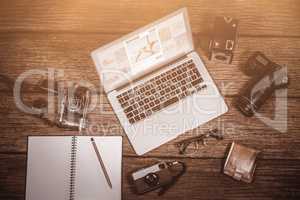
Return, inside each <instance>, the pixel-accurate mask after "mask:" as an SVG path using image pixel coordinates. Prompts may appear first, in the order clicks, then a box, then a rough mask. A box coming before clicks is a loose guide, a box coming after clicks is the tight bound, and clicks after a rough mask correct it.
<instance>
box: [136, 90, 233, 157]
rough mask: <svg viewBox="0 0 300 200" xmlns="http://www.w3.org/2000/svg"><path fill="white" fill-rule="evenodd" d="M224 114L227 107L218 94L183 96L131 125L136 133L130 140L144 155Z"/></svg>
mask: <svg viewBox="0 0 300 200" xmlns="http://www.w3.org/2000/svg"><path fill="white" fill-rule="evenodd" d="M208 88H210V89H212V88H211V87H208ZM226 111H227V106H226V104H225V102H224V100H223V98H222V97H221V96H219V95H217V96H216V95H207V94H203V93H201V92H200V93H199V94H194V95H192V96H189V97H186V98H185V99H183V100H182V101H180V102H179V103H177V104H174V105H172V106H169V107H167V108H165V109H163V110H161V111H160V112H158V113H155V114H154V115H152V116H151V117H150V118H148V119H146V120H144V121H141V122H139V123H136V124H135V125H134V126H133V128H134V129H135V133H136V134H135V137H133V138H132V139H133V140H134V142H133V143H134V144H135V147H136V148H135V149H136V150H142V151H144V152H147V151H149V150H151V149H153V148H156V147H159V146H160V145H162V144H164V143H166V142H168V141H170V140H171V139H174V138H176V137H177V136H178V135H180V134H182V133H184V132H186V131H188V130H191V129H193V128H196V127H198V126H200V125H201V124H204V123H205V122H208V121H210V120H212V119H214V118H216V117H217V116H219V115H221V114H223V113H225V112H226ZM140 153H141V152H140V151H139V154H140Z"/></svg>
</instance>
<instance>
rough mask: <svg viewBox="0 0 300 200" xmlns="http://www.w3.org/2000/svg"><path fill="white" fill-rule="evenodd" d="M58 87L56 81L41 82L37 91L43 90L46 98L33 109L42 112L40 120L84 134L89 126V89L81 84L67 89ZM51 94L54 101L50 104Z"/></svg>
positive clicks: (37, 101) (39, 100)
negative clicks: (49, 97)
mask: <svg viewBox="0 0 300 200" xmlns="http://www.w3.org/2000/svg"><path fill="white" fill-rule="evenodd" d="M48 83H52V85H53V86H54V87H53V88H51V87H49V86H48ZM58 85H59V83H58V82H57V81H55V80H52V81H48V80H41V82H40V83H39V84H37V88H36V89H38V90H41V91H42V92H43V93H44V94H45V96H44V98H40V99H37V100H35V101H34V102H33V105H32V107H33V108H35V109H39V110H42V111H43V112H41V114H39V115H38V116H39V118H41V119H43V120H45V121H46V122H47V123H49V124H51V125H56V126H58V127H63V128H69V129H74V130H79V131H80V132H82V131H83V130H85V129H86V128H87V124H88V120H87V111H88V107H89V105H90V99H91V95H90V91H89V89H88V88H86V87H83V86H80V85H79V84H72V85H68V86H67V87H59V86H58ZM49 94H52V96H53V97H54V98H53V101H50V102H48V99H47V98H48V95H49Z"/></svg>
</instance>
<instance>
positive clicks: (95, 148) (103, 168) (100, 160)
mask: <svg viewBox="0 0 300 200" xmlns="http://www.w3.org/2000/svg"><path fill="white" fill-rule="evenodd" d="M91 141H92V144H93V147H94V150H95V152H96V155H97V158H98V160H99V163H100V165H101V168H102V170H103V173H104V176H105V179H106V181H107V184H108V186H109V187H110V188H112V184H111V182H110V179H109V176H108V173H107V171H106V168H105V165H104V162H103V160H102V158H101V155H100V152H99V150H98V148H97V145H96V142H95V140H94V138H91Z"/></svg>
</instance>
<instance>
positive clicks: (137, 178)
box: [131, 161, 185, 195]
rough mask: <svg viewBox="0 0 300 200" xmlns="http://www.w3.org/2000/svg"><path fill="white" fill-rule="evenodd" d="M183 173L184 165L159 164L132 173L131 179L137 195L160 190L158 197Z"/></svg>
mask: <svg viewBox="0 0 300 200" xmlns="http://www.w3.org/2000/svg"><path fill="white" fill-rule="evenodd" d="M184 173H185V164H184V163H181V162H177V161H172V162H159V163H157V164H155V165H152V166H150V167H147V168H143V169H140V170H138V171H136V172H134V173H132V175H131V178H132V181H133V183H134V186H135V190H136V192H137V194H144V193H147V192H150V191H154V190H156V189H159V188H161V190H160V192H159V193H158V195H162V194H164V192H165V191H166V190H167V189H169V187H171V186H172V185H173V184H174V183H175V182H176V181H177V179H178V178H179V177H180V176H182V175H183V174H184Z"/></svg>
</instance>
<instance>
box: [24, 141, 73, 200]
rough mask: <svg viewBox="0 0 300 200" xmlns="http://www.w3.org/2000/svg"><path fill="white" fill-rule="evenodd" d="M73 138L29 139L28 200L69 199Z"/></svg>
mask: <svg viewBox="0 0 300 200" xmlns="http://www.w3.org/2000/svg"><path fill="white" fill-rule="evenodd" d="M71 141H72V137H29V139H28V157H27V182H26V200H54V199H55V200H63V199H68V197H69V181H70V151H71V144H72V143H71Z"/></svg>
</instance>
